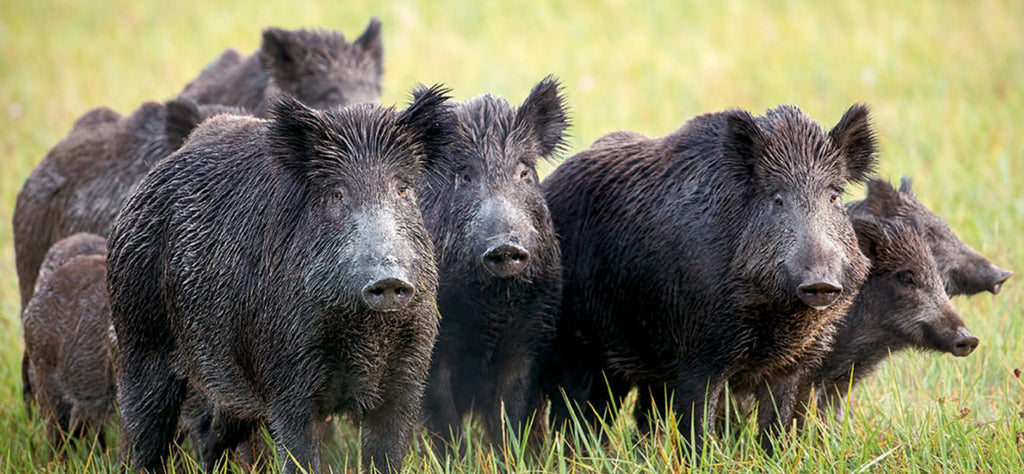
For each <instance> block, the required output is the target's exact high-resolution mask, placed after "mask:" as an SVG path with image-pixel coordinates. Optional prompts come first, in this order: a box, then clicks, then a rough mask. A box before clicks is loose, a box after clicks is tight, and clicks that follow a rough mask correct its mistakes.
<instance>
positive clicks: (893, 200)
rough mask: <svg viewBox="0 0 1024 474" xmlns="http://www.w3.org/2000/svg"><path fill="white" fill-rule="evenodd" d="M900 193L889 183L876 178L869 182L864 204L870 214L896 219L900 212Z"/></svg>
mask: <svg viewBox="0 0 1024 474" xmlns="http://www.w3.org/2000/svg"><path fill="white" fill-rule="evenodd" d="M900 203H901V200H900V193H899V192H898V191H896V188H894V187H892V185H891V184H889V182H888V181H886V180H884V179H881V178H874V179H872V180H870V181H868V192H867V195H865V196H864V204H865V205H866V206H867V209H868V212H869V213H871V214H873V215H876V216H879V217H896V216H897V215H899V210H900Z"/></svg>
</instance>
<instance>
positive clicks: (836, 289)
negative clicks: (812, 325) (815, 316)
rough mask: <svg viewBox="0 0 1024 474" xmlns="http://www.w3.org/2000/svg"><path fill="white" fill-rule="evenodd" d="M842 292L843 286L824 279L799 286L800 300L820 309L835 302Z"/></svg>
mask: <svg viewBox="0 0 1024 474" xmlns="http://www.w3.org/2000/svg"><path fill="white" fill-rule="evenodd" d="M842 292H843V287H842V286H840V285H837V284H834V283H828V282H824V281H817V282H812V283H805V284H803V285H800V287H799V288H797V295H798V296H799V297H800V300H801V301H803V302H804V304H806V305H807V306H810V307H812V308H814V309H819V310H821V309H825V308H827V307H828V306H829V305H831V304H832V303H834V302H835V301H836V299H838V298H839V295H840V294H842Z"/></svg>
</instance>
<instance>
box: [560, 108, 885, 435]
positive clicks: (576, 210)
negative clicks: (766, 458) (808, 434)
mask: <svg viewBox="0 0 1024 474" xmlns="http://www.w3.org/2000/svg"><path fill="white" fill-rule="evenodd" d="M875 150H876V145H875V140H874V137H873V135H872V132H871V129H870V126H869V123H868V111H867V108H866V107H864V106H861V105H855V106H853V107H851V108H850V109H849V110H848V111H847V112H846V114H845V115H844V116H843V117H842V119H841V120H840V121H839V123H838V124H837V125H836V126H835V127H834V128H833V129H832V130H831V131H829V132H828V133H822V130H821V128H820V126H819V125H818V124H817V123H815V122H814V121H812V120H810V119H809V118H808V117H807V116H806V115H805V114H804V113H803V112H801V111H800V110H799V109H797V108H796V107H792V106H780V107H778V108H776V109H772V110H769V111H768V112H767V114H766V115H765V116H763V117H753V116H751V115H750V114H749V113H747V112H745V111H741V110H729V111H725V112H720V113H712V114H706V115H701V116H699V117H696V118H694V119H692V120H690V121H689V122H687V123H686V124H685V125H684V126H683V127H682V128H680V129H679V130H677V131H676V132H674V133H672V134H670V135H668V136H666V137H664V138H657V139H651V138H647V137H644V136H641V135H639V134H635V133H631V132H616V133H612V134H610V135H607V136H605V137H604V138H602V139H600V140H598V141H597V142H596V143H595V144H594V145H592V146H591V148H590V149H588V150H586V151H583V152H582V153H580V154H578V155H576V156H574V157H572V158H570V159H569V160H567V161H566V162H565V163H563V164H562V165H561V166H559V167H558V168H557V169H556V170H555V171H554V172H553V173H552V174H551V175H550V176H549V177H548V178H547V179H546V180H545V181H544V183H543V184H542V189H543V190H544V194H545V197H546V198H547V201H548V206H549V207H550V209H551V215H552V219H553V221H554V225H555V231H556V233H557V234H558V235H559V236H560V237H561V239H562V240H561V245H562V264H563V268H564V276H565V278H564V291H563V300H562V310H561V317H560V320H559V330H558V334H557V336H556V340H555V343H554V355H553V356H552V357H551V358H550V360H549V364H548V367H547V368H546V369H545V374H546V375H545V382H544V383H545V389H546V390H547V391H548V392H549V394H550V396H551V398H552V416H553V418H554V420H555V422H556V424H557V423H559V422H561V421H564V420H565V419H566V417H567V416H568V409H569V408H570V407H569V406H566V404H565V402H564V399H563V395H562V391H563V390H564V394H565V396H566V397H567V398H568V401H569V402H570V404H579V405H580V406H581V407H583V410H584V411H583V412H582V413H583V414H584V415H585V416H590V417H591V418H592V417H593V416H596V415H593V413H594V411H595V410H596V411H597V412H598V413H604V412H605V411H606V410H607V405H608V403H609V402H611V401H616V400H617V399H621V397H623V396H625V394H626V393H627V392H628V391H629V389H630V388H631V387H633V386H640V388H641V392H640V393H641V398H640V401H639V403H640V404H641V405H642V406H645V407H650V404H651V403H652V397H651V396H644V394H659V393H667V394H668V395H669V396H671V397H673V409H674V410H675V413H676V416H677V417H678V419H679V420H680V422H681V423H682V426H680V429H681V432H682V434H683V435H684V436H687V437H689V434H690V432H691V431H690V423H691V422H692V423H693V425H694V426H693V428H694V433H696V439H694V440H693V441H694V442H695V443H696V444H697V445H698V449H699V445H700V443H701V442H702V441H703V435H704V431H705V429H710V427H709V426H707V423H706V421H705V420H707V419H708V415H709V414H711V416H714V414H715V412H716V405H717V403H718V400H719V396H720V394H721V392H722V388H723V386H724V385H725V383H726V381H727V380H728V381H729V382H730V384H735V385H741V386H745V387H749V389H750V390H752V391H754V392H756V393H757V395H758V396H757V398H758V401H759V402H761V403H764V404H763V405H762V406H768V407H771V406H777V407H778V410H777V411H776V410H764V411H765V412H766V413H771V414H772V416H770V417H766V418H765V419H764V420H759V425H760V426H761V428H762V433H764V434H767V433H768V430H769V429H770V428H771V427H774V426H781V425H783V424H785V423H787V422H788V421H789V420H790V419H791V417H792V416H793V413H792V412H793V407H794V405H795V396H796V389H797V388H798V384H797V383H798V382H799V380H800V375H801V371H802V370H803V369H802V368H803V367H804V363H805V362H806V361H808V360H813V359H815V358H816V357H818V356H820V354H821V353H822V352H824V350H825V349H826V348H827V345H828V342H829V338H830V336H831V333H832V331H833V330H834V324H835V322H836V321H837V320H838V319H839V318H840V317H842V315H843V314H844V313H845V311H846V309H847V308H848V307H849V304H850V302H851V301H852V300H853V297H854V296H855V295H856V293H857V290H858V289H859V287H860V285H861V284H862V283H863V281H864V278H865V277H866V275H867V270H868V262H867V259H866V258H865V257H864V256H863V255H862V254H861V253H860V251H859V250H858V249H857V242H856V238H855V236H854V233H853V229H852V227H851V225H850V221H849V219H848V218H847V216H846V213H845V212H844V209H843V205H842V200H841V196H842V193H843V189H844V187H845V185H846V183H847V182H851V181H853V182H857V181H862V180H864V179H866V178H867V176H868V174H869V172H870V170H871V168H872V166H873V163H874V156H875ZM606 379H607V382H608V383H605V380H606ZM587 404H589V405H591V406H592V407H593V408H591V407H588V406H586V405H587ZM766 439H768V437H766V436H764V437H762V440H763V441H764V440H766ZM765 447H766V449H769V450H771V445H770V444H766V445H765Z"/></svg>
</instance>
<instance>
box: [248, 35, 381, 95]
mask: <svg viewBox="0 0 1024 474" xmlns="http://www.w3.org/2000/svg"><path fill="white" fill-rule="evenodd" d="M380 28H381V24H380V21H379V20H377V19H376V18H374V19H372V20H370V24H369V25H367V27H366V31H364V32H363V34H362V35H361V36H360V37H359V38H358V39H357V40H356V41H355V42H352V43H347V42H346V41H345V37H344V36H343V35H342V34H341V33H337V32H327V31H309V30H298V31H288V30H281V29H277V28H270V29H267V30H266V31H264V32H263V44H262V46H261V49H260V52H261V61H262V63H263V67H264V70H266V71H267V73H268V74H269V75H270V76H271V77H273V79H274V83H275V84H276V85H277V87H279V88H280V89H281V90H282V91H284V92H287V93H288V94H290V95H292V96H294V97H295V98H296V99H298V100H299V101H300V102H302V103H304V104H306V105H308V106H310V107H312V108H315V109H326V108H329V107H333V106H336V105H349V104H361V103H374V102H377V100H378V98H379V97H380V93H381V89H380V82H381V77H382V76H383V74H384V65H383V56H384V47H383V45H382V42H381V36H380Z"/></svg>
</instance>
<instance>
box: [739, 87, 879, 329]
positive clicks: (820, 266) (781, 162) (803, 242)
mask: <svg viewBox="0 0 1024 474" xmlns="http://www.w3.org/2000/svg"><path fill="white" fill-rule="evenodd" d="M728 133H730V134H731V137H730V138H729V139H728V140H727V143H729V144H730V145H729V146H730V147H732V148H731V149H730V150H729V151H728V152H732V153H740V154H743V155H746V156H749V157H751V158H752V160H751V161H752V167H753V173H752V175H753V180H754V186H752V187H751V188H752V191H751V192H750V193H748V196H749V199H748V202H747V206H750V212H751V214H752V219H750V221H749V224H748V226H747V229H746V230H745V232H744V234H745V235H744V237H743V238H742V239H741V249H740V251H739V252H738V253H737V258H739V259H741V261H739V262H736V264H737V265H738V267H739V268H744V269H745V273H746V274H748V275H755V276H756V277H755V278H752V279H751V281H752V282H753V284H755V285H762V286H763V287H762V288H760V290H761V292H762V294H766V295H772V297H773V299H774V300H775V301H779V302H788V303H789V304H792V305H797V306H798V305H801V304H802V305H804V306H807V307H810V308H814V309H817V310H823V309H826V308H828V307H829V306H831V305H833V303H836V302H837V301H842V302H849V301H850V299H851V298H852V294H853V293H854V292H855V291H856V289H857V288H858V287H859V286H860V284H861V282H862V281H863V280H864V278H865V275H866V269H867V260H866V259H865V258H864V256H863V255H861V253H860V252H858V251H857V246H856V239H855V236H854V234H853V229H852V228H851V226H850V223H849V219H847V217H846V214H845V212H844V209H843V205H842V193H843V189H844V186H845V184H846V182H847V181H859V180H862V179H863V178H864V176H865V175H866V174H867V173H868V172H869V170H870V168H871V166H872V163H873V159H874V153H875V144H874V139H873V138H872V136H871V131H870V129H869V126H868V119H867V109H866V108H865V107H863V106H854V107H851V108H850V109H849V110H848V111H847V112H846V114H845V115H844V116H843V118H842V120H841V121H840V122H839V124H838V125H836V127H835V128H833V129H832V130H831V131H830V132H829V133H828V134H827V135H826V134H824V133H822V131H821V129H820V127H819V126H818V125H817V124H815V123H814V122H812V121H810V120H809V119H808V118H807V117H806V116H805V115H803V113H802V112H800V111H799V110H798V109H796V108H794V107H786V106H783V107H779V108H777V109H774V110H770V111H768V113H767V114H766V116H765V117H764V118H760V119H757V121H756V122H755V121H754V119H753V118H752V117H750V115H749V114H746V113H745V112H743V113H738V114H734V115H732V116H731V117H730V120H729V132H728Z"/></svg>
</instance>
